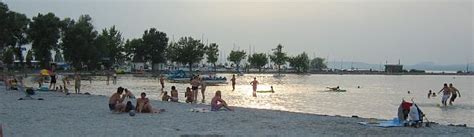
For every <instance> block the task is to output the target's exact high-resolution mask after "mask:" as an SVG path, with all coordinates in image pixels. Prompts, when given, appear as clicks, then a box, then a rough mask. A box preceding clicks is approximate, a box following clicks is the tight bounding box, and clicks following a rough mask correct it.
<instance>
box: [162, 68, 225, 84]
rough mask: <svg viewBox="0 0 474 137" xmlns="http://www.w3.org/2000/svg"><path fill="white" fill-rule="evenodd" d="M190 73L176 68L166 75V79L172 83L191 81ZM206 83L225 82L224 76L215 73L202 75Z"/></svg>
mask: <svg viewBox="0 0 474 137" xmlns="http://www.w3.org/2000/svg"><path fill="white" fill-rule="evenodd" d="M191 77H192V76H191V75H189V74H186V72H184V71H182V70H177V71H174V72H172V73H171V74H169V75H168V80H169V81H170V82H172V83H188V82H190V81H191ZM201 78H202V80H203V81H204V82H206V84H207V85H219V84H227V83H228V82H227V78H226V77H218V76H216V75H215V74H209V75H204V76H202V77H201Z"/></svg>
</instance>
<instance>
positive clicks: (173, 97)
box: [171, 86, 178, 102]
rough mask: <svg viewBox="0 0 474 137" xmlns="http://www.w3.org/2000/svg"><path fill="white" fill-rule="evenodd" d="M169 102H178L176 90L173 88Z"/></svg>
mask: <svg viewBox="0 0 474 137" xmlns="http://www.w3.org/2000/svg"><path fill="white" fill-rule="evenodd" d="M171 101H172V102H178V90H176V87H175V86H171Z"/></svg>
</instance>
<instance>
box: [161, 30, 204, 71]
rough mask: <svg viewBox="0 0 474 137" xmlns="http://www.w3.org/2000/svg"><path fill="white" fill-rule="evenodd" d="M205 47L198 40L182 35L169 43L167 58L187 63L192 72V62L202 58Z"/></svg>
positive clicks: (197, 61)
mask: <svg viewBox="0 0 474 137" xmlns="http://www.w3.org/2000/svg"><path fill="white" fill-rule="evenodd" d="M205 52H206V47H205V46H204V44H202V43H201V41H200V40H195V39H193V38H192V37H182V38H180V40H179V41H178V43H171V44H170V45H169V47H168V54H167V56H168V58H169V59H170V60H171V61H173V62H177V63H181V64H188V65H189V71H190V72H192V69H193V64H194V63H199V62H200V61H201V60H202V59H203V58H204V53H205Z"/></svg>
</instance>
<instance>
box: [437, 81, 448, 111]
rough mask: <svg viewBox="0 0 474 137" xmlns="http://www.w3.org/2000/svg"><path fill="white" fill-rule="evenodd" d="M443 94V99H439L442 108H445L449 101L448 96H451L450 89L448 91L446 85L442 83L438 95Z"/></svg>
mask: <svg viewBox="0 0 474 137" xmlns="http://www.w3.org/2000/svg"><path fill="white" fill-rule="evenodd" d="M441 92H443V97H442V98H441V103H443V105H444V106H447V104H446V102H447V101H448V99H449V96H450V95H451V89H449V87H448V84H446V83H444V86H443V88H442V89H441V90H439V92H438V94H439V93H441Z"/></svg>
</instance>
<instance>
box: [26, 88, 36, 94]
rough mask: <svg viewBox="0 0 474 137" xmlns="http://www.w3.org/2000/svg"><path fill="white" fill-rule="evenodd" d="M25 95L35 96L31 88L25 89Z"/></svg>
mask: <svg viewBox="0 0 474 137" xmlns="http://www.w3.org/2000/svg"><path fill="white" fill-rule="evenodd" d="M26 93H27V94H28V95H34V94H35V91H34V90H33V89H32V88H27V89H26Z"/></svg>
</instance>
